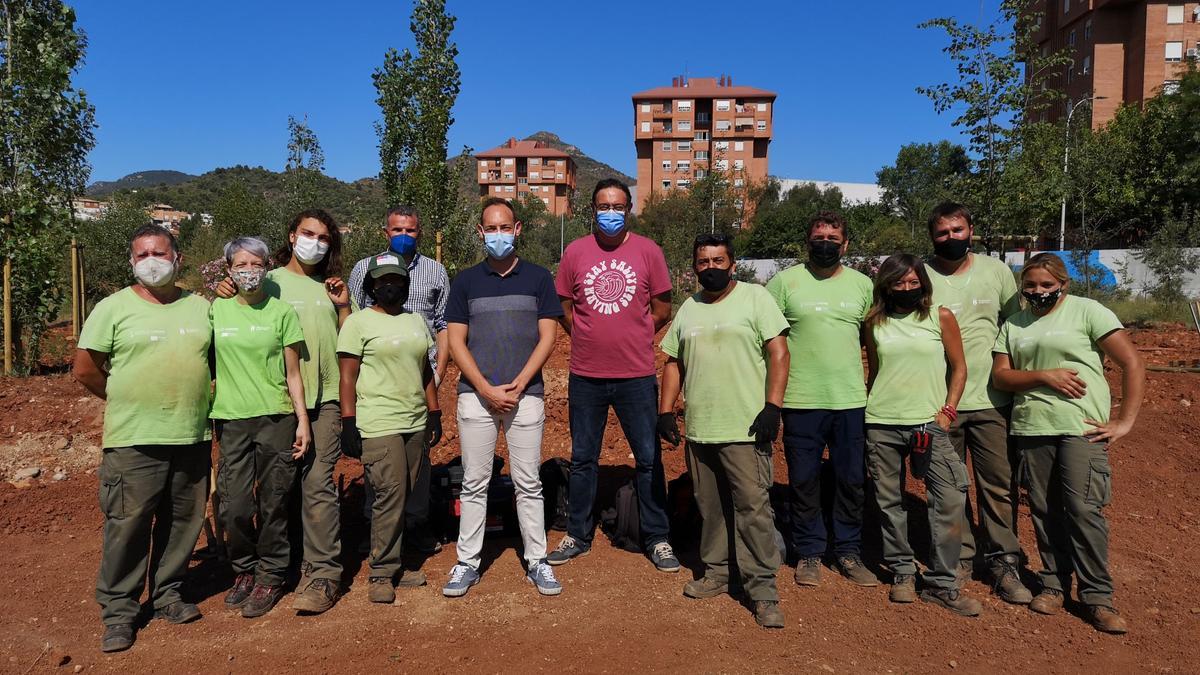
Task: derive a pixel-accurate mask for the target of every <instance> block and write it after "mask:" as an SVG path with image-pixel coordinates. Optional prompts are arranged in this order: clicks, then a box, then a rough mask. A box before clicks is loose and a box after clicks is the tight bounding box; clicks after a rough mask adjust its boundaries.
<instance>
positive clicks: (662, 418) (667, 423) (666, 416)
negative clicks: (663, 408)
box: [657, 412, 679, 446]
mask: <svg viewBox="0 0 1200 675" xmlns="http://www.w3.org/2000/svg"><path fill="white" fill-rule="evenodd" d="M657 431H658V437H659V438H661V439H662V440H664V441H666V442H667V443H670V444H671V445H673V446H674V445H679V422H678V421H677V420H676V419H675V413H673V412H665V413H659V414H658V428H657Z"/></svg>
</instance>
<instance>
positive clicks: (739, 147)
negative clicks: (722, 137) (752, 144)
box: [733, 141, 746, 152]
mask: <svg viewBox="0 0 1200 675" xmlns="http://www.w3.org/2000/svg"><path fill="white" fill-rule="evenodd" d="M745 150H746V143H745V141H734V142H733V151H734V152H745Z"/></svg>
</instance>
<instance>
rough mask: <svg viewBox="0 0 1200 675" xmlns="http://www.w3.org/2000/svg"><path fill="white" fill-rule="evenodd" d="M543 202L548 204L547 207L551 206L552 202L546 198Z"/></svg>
mask: <svg viewBox="0 0 1200 675" xmlns="http://www.w3.org/2000/svg"><path fill="white" fill-rule="evenodd" d="M542 201H543V202H546V206H550V200H549V199H547V198H546V197H542Z"/></svg>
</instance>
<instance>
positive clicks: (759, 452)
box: [754, 444, 775, 490]
mask: <svg viewBox="0 0 1200 675" xmlns="http://www.w3.org/2000/svg"><path fill="white" fill-rule="evenodd" d="M772 451H773V448H772V447H771V445H770V444H763V445H755V446H754V454H755V459H757V460H758V487H760V488H762V489H764V490H770V489H771V484H772V483H774V482H775V467H774V466H773V465H772V464H771V454H772Z"/></svg>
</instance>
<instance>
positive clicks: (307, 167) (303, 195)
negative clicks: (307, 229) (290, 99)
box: [284, 115, 325, 213]
mask: <svg viewBox="0 0 1200 675" xmlns="http://www.w3.org/2000/svg"><path fill="white" fill-rule="evenodd" d="M287 149H288V159H287V165H286V166H285V167H284V181H285V184H286V186H287V211H288V213H296V212H299V211H302V210H304V209H311V208H317V207H322V206H323V204H322V199H321V197H322V195H321V177H322V173H321V172H322V171H324V170H325V153H324V152H322V151H321V143H320V142H319V141H318V140H317V134H316V133H314V132H313V130H312V129H311V128H309V126H308V118H307V117H306V118H305V119H304V120H302V121H297V120H296V118H295V117H292V116H291V115H288V146H287Z"/></svg>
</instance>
